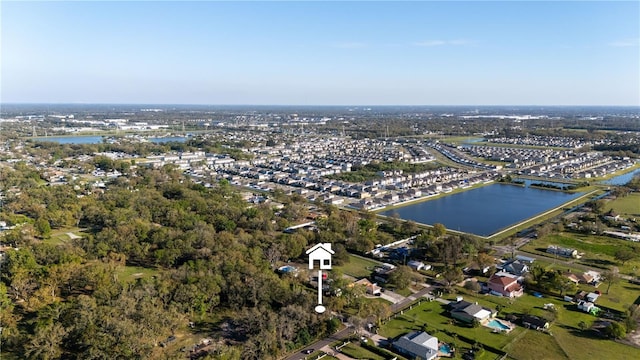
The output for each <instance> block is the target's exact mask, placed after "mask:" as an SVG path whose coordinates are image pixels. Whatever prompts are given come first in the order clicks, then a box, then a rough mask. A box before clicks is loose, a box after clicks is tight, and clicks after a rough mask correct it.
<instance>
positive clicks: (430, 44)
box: [414, 40, 447, 47]
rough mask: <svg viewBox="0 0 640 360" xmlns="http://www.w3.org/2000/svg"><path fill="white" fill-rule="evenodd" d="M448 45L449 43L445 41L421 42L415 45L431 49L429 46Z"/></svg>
mask: <svg viewBox="0 0 640 360" xmlns="http://www.w3.org/2000/svg"><path fill="white" fill-rule="evenodd" d="M446 43H447V42H446V41H443V40H429V41H420V42H417V43H414V45H415V46H423V47H429V46H441V45H445V44H446Z"/></svg>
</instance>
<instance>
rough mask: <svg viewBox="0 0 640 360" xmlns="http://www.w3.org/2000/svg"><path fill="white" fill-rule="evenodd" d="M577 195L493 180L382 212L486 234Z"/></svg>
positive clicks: (424, 222) (406, 218)
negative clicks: (499, 182)
mask: <svg viewBox="0 0 640 360" xmlns="http://www.w3.org/2000/svg"><path fill="white" fill-rule="evenodd" d="M580 195H582V193H574V194H570V193H565V192H561V191H551V190H542V189H535V188H530V187H521V186H515V185H504V184H492V185H488V186H483V187H481V188H477V189H472V190H468V191H464V192H461V193H457V194H453V195H450V196H444V197H441V198H438V199H434V200H429V201H424V202H421V203H416V204H411V205H407V206H404V207H400V208H397V209H393V210H389V211H385V212H382V214H383V215H391V214H392V213H393V212H397V213H398V215H399V216H400V218H401V219H405V220H413V221H415V222H419V223H423V224H430V225H433V224H435V223H441V224H444V226H445V227H446V228H447V229H451V230H459V231H463V232H468V233H472V234H476V235H480V236H489V235H491V234H494V233H496V232H498V231H499V230H501V229H504V228H506V227H509V226H511V225H514V224H517V223H519V222H521V221H523V220H526V219H528V218H530V217H532V216H534V215H537V214H540V213H543V212H545V211H547V210H550V209H552V208H554V207H556V206H560V205H562V204H564V203H566V202H568V201H571V200H573V199H575V198H578V197H579V196H580Z"/></svg>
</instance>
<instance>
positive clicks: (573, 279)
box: [562, 272, 580, 285]
mask: <svg viewBox="0 0 640 360" xmlns="http://www.w3.org/2000/svg"><path fill="white" fill-rule="evenodd" d="M562 275H563V276H564V277H566V278H567V279H569V281H571V282H572V283H574V284H576V285H577V284H578V283H580V277H579V276H578V275H576V274H574V273H572V272H565V273H563V274H562Z"/></svg>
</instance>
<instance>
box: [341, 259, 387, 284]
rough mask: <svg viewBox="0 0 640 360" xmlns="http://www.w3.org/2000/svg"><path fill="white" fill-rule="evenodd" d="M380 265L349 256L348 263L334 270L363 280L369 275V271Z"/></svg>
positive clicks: (372, 261)
mask: <svg viewBox="0 0 640 360" xmlns="http://www.w3.org/2000/svg"><path fill="white" fill-rule="evenodd" d="M380 264H382V263H381V262H378V261H374V260H369V259H365V258H362V257H359V256H354V255H349V262H348V263H346V264H344V265H340V266H335V268H337V269H340V270H342V272H343V273H344V274H347V275H351V276H353V277H355V278H358V279H359V278H363V277H367V276H369V275H371V271H372V270H373V268H374V267H376V265H380Z"/></svg>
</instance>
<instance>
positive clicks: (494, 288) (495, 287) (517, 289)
mask: <svg viewBox="0 0 640 360" xmlns="http://www.w3.org/2000/svg"><path fill="white" fill-rule="evenodd" d="M488 287H489V289H490V290H491V293H492V294H494V295H501V296H506V297H509V298H514V297H520V296H522V294H523V290H522V286H520V284H519V283H518V279H517V278H512V277H508V276H500V275H498V274H494V275H493V276H491V278H490V279H489V281H488Z"/></svg>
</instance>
